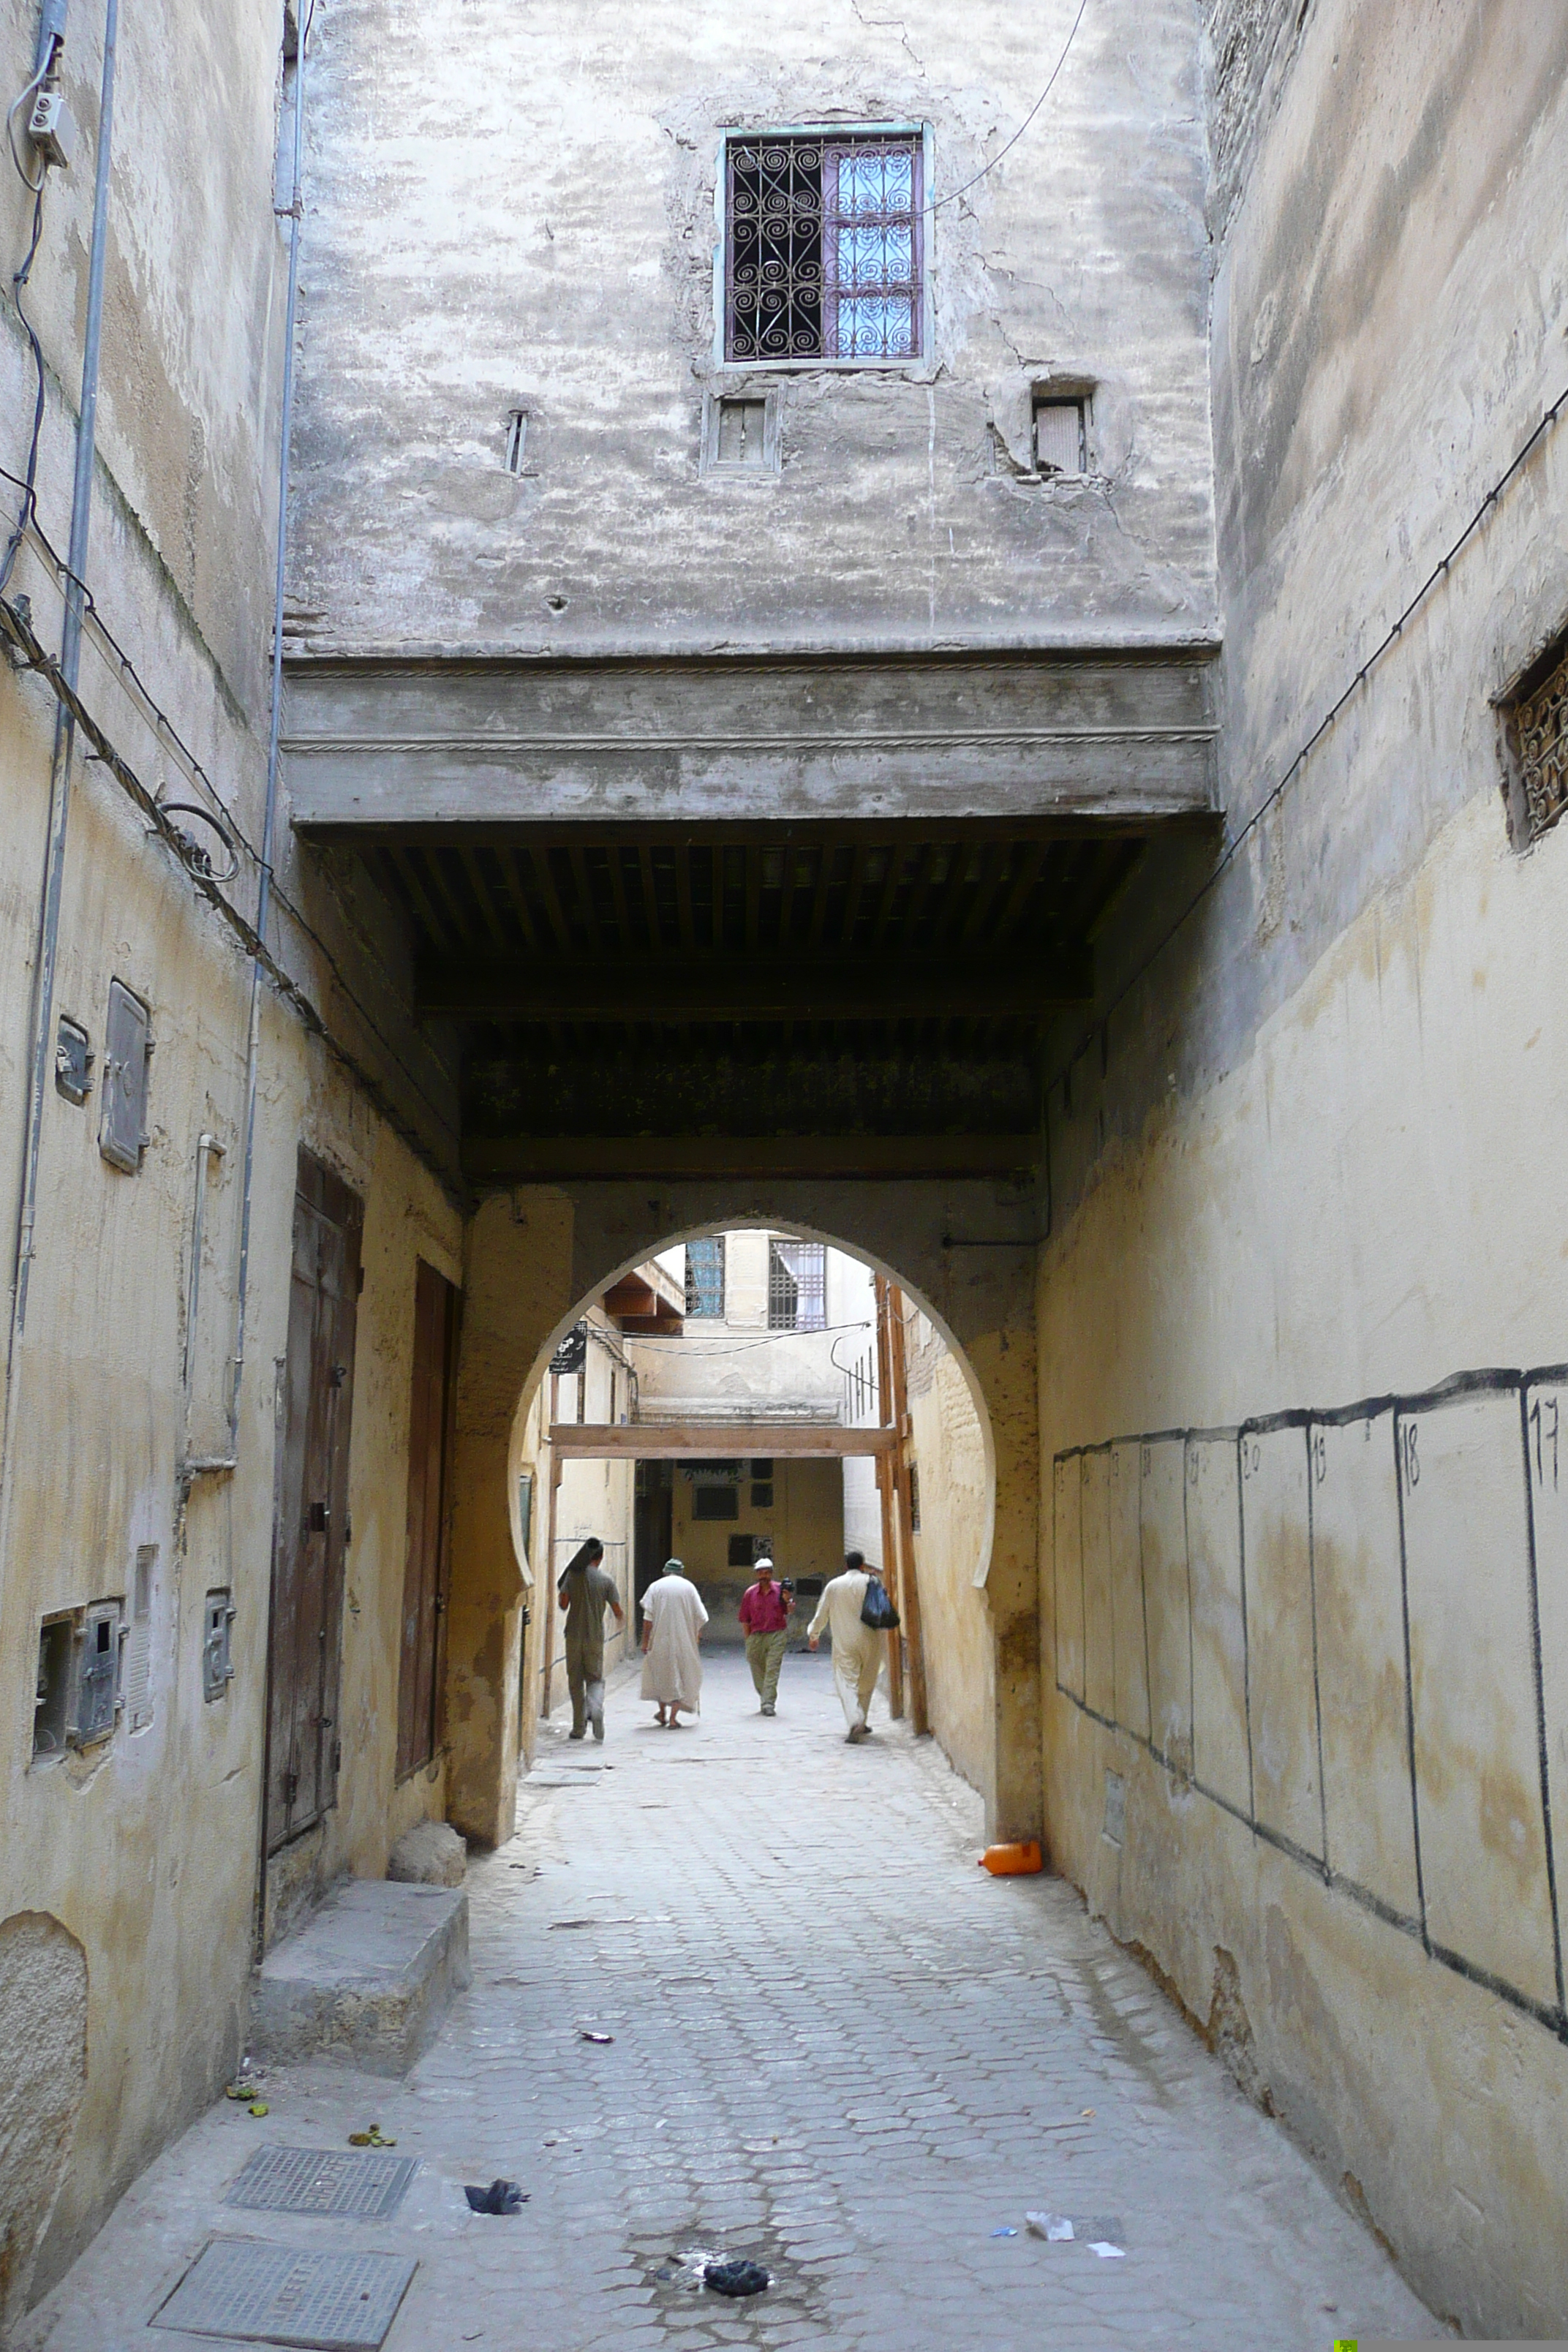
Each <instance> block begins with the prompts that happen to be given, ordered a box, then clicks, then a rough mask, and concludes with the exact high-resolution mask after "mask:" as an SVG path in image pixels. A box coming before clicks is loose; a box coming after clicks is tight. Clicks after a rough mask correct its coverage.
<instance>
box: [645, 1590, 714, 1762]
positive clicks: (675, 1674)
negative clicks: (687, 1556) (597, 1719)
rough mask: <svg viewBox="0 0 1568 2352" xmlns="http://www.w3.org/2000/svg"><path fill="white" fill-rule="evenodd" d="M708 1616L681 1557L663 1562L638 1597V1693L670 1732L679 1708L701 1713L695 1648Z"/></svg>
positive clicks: (699, 1666)
mask: <svg viewBox="0 0 1568 2352" xmlns="http://www.w3.org/2000/svg"><path fill="white" fill-rule="evenodd" d="M707 1622H708V1612H707V1610H706V1609H704V1607H703V1606H702V1595H701V1594H700V1592H699V1591H698V1590H697V1587H696V1586H695V1585H694V1584H693V1583H692V1581H691V1580H690V1578H689V1576H688V1575H687V1573H686V1569H685V1564H684V1563H683V1562H682V1561H680V1560H679V1559H667V1560H666V1561H665V1563H664V1574H663V1575H662V1576H661V1577H660V1578H659V1579H658V1582H657V1583H655V1584H650V1585H649V1586H648V1589H647V1591H646V1592H645V1593H644V1594H643V1597H642V1645H643V1665H642V1695H643V1696H644V1698H651V1699H653V1700H655V1701H657V1703H658V1715H657V1717H655V1721H656V1722H657V1723H658V1726H659V1728H660V1729H661V1730H664V1731H673V1730H675V1728H676V1727H677V1726H678V1725H679V1721H680V1710H681V1708H682V1707H684V1708H685V1709H686V1712H687V1714H688V1715H697V1714H699V1713H700V1708H701V1699H702V1659H701V1655H700V1652H699V1650H698V1647H697V1644H698V1643H699V1642H700V1640H701V1639H702V1628H703V1627H704V1625H706V1624H707Z"/></svg>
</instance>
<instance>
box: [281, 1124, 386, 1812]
mask: <svg viewBox="0 0 1568 2352" xmlns="http://www.w3.org/2000/svg"><path fill="white" fill-rule="evenodd" d="M363 1214H364V1213H363V1206H362V1204H361V1202H360V1201H359V1200H358V1198H357V1197H356V1195H355V1194H354V1193H353V1192H350V1190H349V1188H348V1186H347V1185H346V1184H344V1183H342V1181H340V1180H339V1178H337V1177H336V1176H334V1175H333V1174H332V1173H331V1170H330V1169H327V1168H324V1167H322V1165H321V1161H320V1160H315V1159H312V1157H311V1156H310V1153H309V1152H308V1151H303V1150H302V1151H301V1152H300V1164H299V1174H298V1177H297V1179H296V1185H295V1193H294V1254H293V1266H292V1272H291V1276H290V1280H289V1350H288V1355H287V1358H286V1360H285V1363H284V1371H283V1426H282V1430H281V1433H280V1441H279V1474H278V1504H277V1517H276V1523H275V1526H274V1530H273V1546H272V1615H271V1623H270V1626H269V1629H268V1641H269V1649H268V1689H269V1704H268V1729H267V1738H268V1758H267V1851H268V1853H277V1851H278V1849H279V1846H283V1845H287V1844H288V1843H289V1840H290V1839H291V1838H296V1837H298V1836H299V1835H300V1832H302V1831H304V1830H308V1829H310V1828H311V1827H312V1826H313V1824H314V1823H315V1822H319V1821H320V1820H321V1816H322V1814H323V1813H325V1812H327V1811H330V1809H331V1806H332V1805H334V1804H335V1803H336V1801H337V1788H338V1768H339V1764H340V1762H341V1760H342V1742H341V1739H340V1736H339V1731H338V1685H339V1670H340V1664H341V1659H342V1596H343V1563H344V1558H345V1555H346V1552H347V1549H348V1543H349V1538H350V1534H351V1529H350V1527H349V1510H348V1504H349V1442H350V1436H351V1433H352V1427H353V1361H354V1324H355V1319H356V1302H357V1300H358V1297H359V1284H360V1234H361V1231H362V1229H363Z"/></svg>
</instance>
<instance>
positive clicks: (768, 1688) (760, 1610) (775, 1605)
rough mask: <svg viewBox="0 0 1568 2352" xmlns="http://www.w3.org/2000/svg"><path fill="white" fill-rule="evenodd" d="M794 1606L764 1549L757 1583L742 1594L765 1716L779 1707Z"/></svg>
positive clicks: (748, 1656)
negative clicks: (781, 1676)
mask: <svg viewBox="0 0 1568 2352" xmlns="http://www.w3.org/2000/svg"><path fill="white" fill-rule="evenodd" d="M794 1608H795V1597H794V1595H793V1594H792V1593H788V1592H786V1591H784V1587H783V1585H782V1584H779V1583H777V1582H776V1581H775V1580H774V1577H773V1561H772V1560H771V1559H768V1557H767V1555H766V1553H765V1552H764V1554H763V1557H762V1559H759V1560H758V1562H757V1580H756V1582H755V1583H754V1584H748V1586H747V1587H746V1590H745V1591H744V1592H743V1593H742V1595H741V1624H742V1629H743V1631H744V1633H745V1636H746V1664H748V1665H749V1666H750V1668H751V1670H752V1682H753V1683H754V1684H755V1685H756V1686H757V1696H758V1697H759V1698H760V1699H761V1700H762V1703H763V1714H764V1715H772V1714H773V1713H774V1712H775V1710H776V1707H777V1704H778V1696H779V1668H780V1667H781V1666H782V1665H783V1664H784V1652H785V1650H786V1649H787V1648H788V1646H789V1621H790V1615H791V1612H792V1611H793V1610H794Z"/></svg>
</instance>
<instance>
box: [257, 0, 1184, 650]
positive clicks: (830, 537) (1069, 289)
mask: <svg viewBox="0 0 1568 2352" xmlns="http://www.w3.org/2000/svg"><path fill="white" fill-rule="evenodd" d="M1072 16H1073V11H1072V9H1071V7H1070V6H1069V5H1068V0H1048V5H1043V6H1041V7H1039V8H1037V9H1033V10H1029V11H1026V12H1024V13H1023V14H1019V13H1017V12H1016V11H1011V10H1007V9H1004V8H1000V7H969V8H965V9H964V10H963V11H962V12H956V11H954V10H952V8H943V7H938V6H936V5H911V6H909V7H907V8H905V9H903V10H901V11H900V12H899V14H898V15H897V16H878V15H874V14H872V13H871V11H869V10H868V9H864V8H858V7H856V6H854V5H846V0H829V5H827V6H826V8H823V9H817V10H815V11H810V12H807V13H806V14H805V15H804V16H803V15H802V14H801V12H799V11H798V10H795V9H792V8H788V7H785V6H784V5H782V0H766V5H761V6H759V7H756V8H752V9H750V10H747V11H745V12H743V13H742V14H736V13H735V12H734V11H732V10H731V9H728V8H721V7H717V6H711V5H693V6H689V7H687V8H683V9H680V10H675V9H651V10H644V11H643V12H642V13H641V15H640V16H638V18H637V27H636V35H635V38H628V32H627V24H626V16H625V14H624V12H623V11H617V10H615V9H612V8H610V7H609V6H607V5H603V0H589V4H588V5H584V0H574V5H564V0H545V5H537V6H532V7H530V8H528V9H527V10H519V9H517V8H515V7H513V6H511V5H509V0H462V5H459V0H433V5H427V6H424V7H421V8H417V9H416V8H414V7H412V6H408V5H400V0H342V5H336V6H334V7H333V8H332V9H331V11H330V12H328V13H326V14H325V15H324V16H323V17H322V20H321V26H320V29H319V32H318V35H317V46H316V53H315V57H314V62H313V66H312V76H313V79H312V84H311V96H310V105H309V121H310V164H309V217H308V234H307V238H306V261H305V278H304V317H305V330H304V338H303V354H304V365H303V374H302V378H301V391H300V413H299V414H300V422H299V428H298V430H299V441H298V449H297V457H298V461H299V462H298V470H297V474H296V486H297V487H296V503H295V527H294V537H293V556H292V575H291V590H292V595H293V599H294V604H295V608H296V609H295V619H294V627H295V631H296V640H295V641H296V643H298V644H300V645H302V646H310V645H317V646H324V645H327V644H344V643H347V644H353V645H358V646H368V645H374V646H397V645H399V644H403V645H407V644H410V643H416V642H426V643H436V644H440V645H444V646H454V645H472V646H482V647H484V648H487V649H498V648H515V649H523V650H535V649H541V648H545V647H548V648H551V649H553V650H556V651H560V652H567V653H570V652H575V651H589V650H597V649H605V648H610V649H614V648H616V647H634V646H635V647H637V648H638V649H646V648H654V649H660V648H668V649H670V650H676V649H679V648H682V647H693V646H763V647H770V646H826V647H829V648H832V647H837V646H847V645H850V644H853V643H862V642H888V643H892V644H903V643H910V642H913V643H928V642H931V641H935V642H937V643H941V644H950V643H956V644H973V643H984V642H987V641H991V640H997V641H1008V642H1011V641H1015V640H1018V639H1023V640H1026V641H1028V640H1031V639H1034V638H1046V639H1058V638H1066V639H1069V640H1070V639H1071V638H1073V637H1075V636H1078V635H1084V634H1086V633H1093V632H1100V633H1101V634H1109V635H1112V636H1114V635H1116V634H1117V633H1119V632H1128V633H1144V634H1153V635H1167V634H1168V635H1174V636H1178V637H1183V636H1194V635H1205V634H1206V633H1207V632H1209V631H1210V630H1211V628H1212V625H1213V621H1214V574H1213V520H1212V508H1211V491H1210V457H1209V432H1208V404H1207V389H1206V374H1205V325H1206V317H1207V301H1208V282H1207V252H1206V244H1205V226H1204V215H1203V202H1204V183H1203V131H1202V124H1201V119H1200V103H1199V79H1198V24H1197V16H1196V11H1195V8H1194V7H1192V6H1189V5H1174V0H1165V5H1161V6H1160V7H1159V8H1157V9H1154V10H1151V9H1149V8H1147V7H1144V6H1140V5H1133V0H1104V5H1097V6H1095V7H1092V8H1091V9H1090V10H1089V12H1088V15H1087V16H1086V17H1085V19H1084V22H1083V25H1082V26H1081V28H1080V30H1079V35H1078V37H1077V40H1076V42H1075V43H1074V46H1073V48H1072V51H1071V54H1070V55H1069V57H1068V61H1067V63H1066V65H1065V67H1064V68H1063V70H1062V73H1061V76H1060V78H1059V79H1058V83H1057V86H1056V88H1055V89H1054V90H1053V92H1052V94H1051V97H1050V98H1049V100H1047V104H1046V107H1045V108H1044V110H1042V112H1041V114H1040V116H1039V118H1038V120H1037V121H1036V122H1035V123H1034V124H1033V125H1032V126H1031V128H1030V129H1029V131H1027V132H1026V134H1025V136H1024V138H1023V139H1022V140H1021V141H1020V142H1019V143H1018V145H1017V146H1016V148H1015V149H1014V150H1013V152H1011V153H1009V154H1008V155H1007V156H1006V157H1005V159H1004V160H1003V161H1001V162H1000V163H999V164H998V166H997V168H996V169H995V170H994V172H992V173H989V175H988V176H986V177H984V178H983V179H981V180H980V182H979V184H977V185H975V186H973V187H971V188H970V189H968V190H967V192H966V193H964V194H962V195H960V196H959V197H958V199H957V201H955V202H953V203H952V204H944V203H942V197H943V195H944V194H945V193H946V192H947V191H950V190H955V189H957V188H958V186H959V185H960V184H961V183H963V182H964V181H968V180H970V179H971V178H972V177H973V175H974V174H975V173H978V172H981V171H983V170H984V166H985V164H986V162H987V160H988V159H989V158H991V157H993V156H994V155H995V154H996V153H997V152H998V150H999V149H1000V148H1001V147H1002V145H1003V144H1004V142H1005V141H1006V140H1007V139H1008V138H1010V136H1011V135H1012V133H1013V131H1015V130H1016V128H1017V126H1018V124H1019V123H1020V122H1021V121H1023V119H1024V117H1025V116H1026V114H1027V112H1028V110H1029V108H1030V107H1031V106H1032V104H1033V103H1034V101H1035V100H1036V99H1037V97H1038V95H1039V93H1040V90H1041V89H1042V88H1043V86H1044V83H1045V81H1046V79H1047V74H1048V73H1049V71H1050V68H1051V67H1052V65H1053V64H1054V63H1055V61H1056V59H1057V58H1058V55H1059V53H1060V51H1061V47H1062V44H1063V42H1064V41H1065V39H1066V37H1067V34H1068V28H1069V26H1070V25H1071V22H1072ZM825 116H831V117H832V118H834V119H836V120H843V121H910V122H918V123H926V124H929V125H930V126H931V134H932V141H933V147H932V153H933V159H934V160H933V175H934V195H935V198H936V201H937V206H938V209H937V210H936V212H935V214H934V215H933V216H932V219H931V223H930V224H928V226H929V227H930V247H929V257H930V273H931V286H932V291H933V297H934V313H935V332H934V345H933V348H932V350H931V352H930V353H929V355H928V357H927V359H926V361H925V362H922V363H921V364H919V365H917V366H915V367H912V368H910V369H909V370H908V371H907V372H903V373H900V372H897V371H893V372H889V371H884V370H877V369H871V370H866V371H854V372H849V373H832V372H829V371H826V370H822V369H811V368H806V369H805V370H802V371H798V372H796V371H783V372H780V373H777V374H773V373H769V372H767V371H763V370H758V371H752V372H746V373H742V372H741V371H738V370H734V369H729V370H726V369H723V368H721V367H720V366H719V365H718V364H717V363H716V362H715V358H714V317H713V249H714V243H715V234H716V232H715V225H714V211H713V189H714V178H715V171H716V164H717V158H718V152H719V147H720V142H721V134H722V132H723V131H724V129H725V128H726V127H751V126H765V125H770V124H775V125H776V124H788V123H793V122H802V121H816V120H820V119H822V118H823V117H825ZM1053 376H1056V377H1060V378H1064V379H1071V380H1073V381H1075V382H1089V383H1094V384H1096V385H1097V387H1098V389H1097V391H1096V394H1095V398H1094V415H1093V428H1092V443H1093V451H1094V454H1093V457H1092V459H1091V477H1090V478H1089V479H1087V480H1084V481H1081V482H1076V483H1071V484H1069V483H1068V482H1065V481H1062V482H1057V483H1055V484H1052V483H1041V482H1039V481H1037V480H1031V479H1027V478H1026V476H1027V474H1028V471H1029V467H1030V454H1029V413H1030V412H1029V395H1030V388H1031V385H1032V384H1033V383H1035V382H1037V381H1038V380H1043V379H1047V378H1050V377H1053ZM773 386H776V387H777V393H778V400H779V406H780V415H781V425H780V442H781V453H782V458H781V467H780V470H779V472H778V474H777V475H776V476H774V475H773V474H771V473H769V474H766V475H764V476H763V477H761V478H755V479H742V480H736V479H735V478H732V477H731V478H724V477H721V476H718V475H714V474H705V473H704V472H703V471H702V470H701V467H700V452H701V448H702V430H703V403H704V396H705V394H710V393H712V392H714V391H716V390H719V389H738V390H749V391H761V390H763V389H766V388H770V387H773ZM518 406H521V407H522V408H524V409H525V410H526V411H527V414H528V419H529V425H528V438H527V446H526V454H525V464H524V468H523V472H522V474H521V478H514V477H513V476H512V475H511V474H510V473H509V472H508V471H507V470H506V469H505V466H504V464H503V457H504V447H505V434H506V421H507V417H508V414H509V412H510V410H511V409H512V408H514V407H518Z"/></svg>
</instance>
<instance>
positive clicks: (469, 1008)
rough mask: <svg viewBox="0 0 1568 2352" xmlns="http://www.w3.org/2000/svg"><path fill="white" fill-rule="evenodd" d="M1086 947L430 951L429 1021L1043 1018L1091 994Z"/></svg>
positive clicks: (422, 972)
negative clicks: (515, 953) (580, 954)
mask: <svg viewBox="0 0 1568 2352" xmlns="http://www.w3.org/2000/svg"><path fill="white" fill-rule="evenodd" d="M1090 980H1091V963H1090V957H1089V951H1088V950H1087V949H1079V950H1075V951H1072V952H1067V953H1061V954H1058V955H1055V956H1050V957H1041V956H1038V955H1035V956H1027V957H1021V958H1020V957H1008V958H1006V959H998V958H996V957H986V958H984V959H980V958H977V957H976V956H975V955H974V953H973V950H969V951H966V952H965V953H964V954H963V956H962V957H960V958H958V959H955V960H949V959H945V958H944V959H942V960H937V959H935V958H931V959H926V960H921V961H916V960H914V959H913V958H911V957H910V956H907V955H902V956H890V955H879V954H875V953H871V954H863V955H846V954H843V953H839V954H837V955H834V954H826V953H823V952H821V951H818V952H816V953H815V954H813V953H811V952H810V951H809V950H807V951H805V952H804V953H800V954H795V955H786V956H781V955H779V954H777V953H773V954H766V953H764V954H758V955H743V956H738V957H735V958H729V957H722V958H721V957H718V956H714V955H709V956H694V955H692V954H690V953H689V952H687V953H684V954H682V955H679V956H677V957H665V958H658V959H652V958H650V959H647V960H646V961H639V960H637V959H634V958H630V957H624V956H614V957H611V956H595V957H593V958H591V959H590V958H582V959H579V958H573V959H571V960H570V961H567V960H557V961H550V962H542V961H537V960H535V959H533V958H531V957H507V958H498V957H494V956H486V955H477V956H467V957H447V958H437V957H429V958H426V959H425V960H423V961H421V963H420V965H419V968H418V974H417V981H416V991H417V994H416V1005H417V1011H418V1013H419V1016H420V1018H421V1019H423V1020H432V1019H442V1020H454V1019H456V1020H470V1021H473V1020H478V1021H509V1022H510V1021H523V1022H554V1021H570V1022H634V1023H638V1024H647V1023H649V1022H673V1023H677V1024H686V1023H690V1022H698V1021H700V1022H732V1021H815V1022H821V1021H895V1020H936V1021H951V1020H979V1021H1016V1020H1025V1021H1032V1020H1037V1019H1038V1018H1040V1017H1042V1016H1043V1015H1046V1014H1048V1013H1052V1012H1054V1011H1056V1010H1057V1009H1058V1008H1059V1007H1061V1006H1063V1005H1068V1004H1082V1003H1088V1001H1089V996H1090V994H1091V986H1090Z"/></svg>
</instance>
